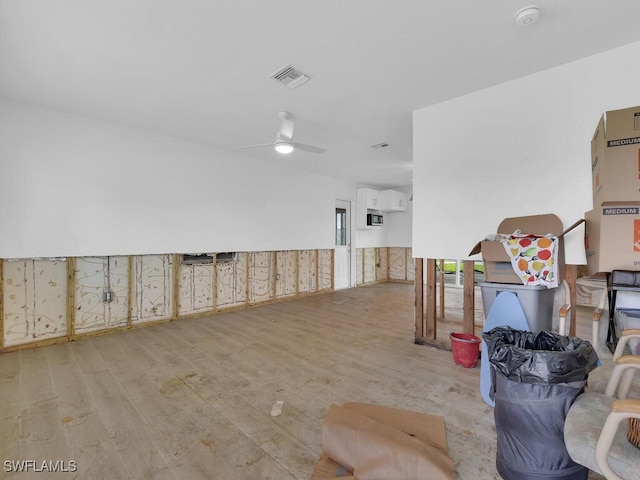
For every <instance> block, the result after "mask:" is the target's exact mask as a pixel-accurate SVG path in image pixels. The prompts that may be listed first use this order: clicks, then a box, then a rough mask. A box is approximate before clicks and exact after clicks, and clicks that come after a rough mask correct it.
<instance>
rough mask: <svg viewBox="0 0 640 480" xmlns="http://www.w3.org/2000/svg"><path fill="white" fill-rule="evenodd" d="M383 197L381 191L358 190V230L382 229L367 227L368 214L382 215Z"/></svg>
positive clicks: (370, 189)
mask: <svg viewBox="0 0 640 480" xmlns="http://www.w3.org/2000/svg"><path fill="white" fill-rule="evenodd" d="M381 207H382V195H381V192H380V191H379V190H373V189H372V188H358V189H357V190H356V228H380V226H371V225H367V214H368V213H373V214H380V208H381Z"/></svg>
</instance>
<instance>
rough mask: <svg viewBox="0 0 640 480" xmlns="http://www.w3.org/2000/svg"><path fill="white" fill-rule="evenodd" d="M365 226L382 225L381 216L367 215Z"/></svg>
mask: <svg viewBox="0 0 640 480" xmlns="http://www.w3.org/2000/svg"><path fill="white" fill-rule="evenodd" d="M367 225H382V215H377V214H375V213H367Z"/></svg>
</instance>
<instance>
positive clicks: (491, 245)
mask: <svg viewBox="0 0 640 480" xmlns="http://www.w3.org/2000/svg"><path fill="white" fill-rule="evenodd" d="M583 222H584V218H581V219H580V220H578V221H576V222H574V223H573V224H572V225H571V226H570V227H569V228H567V229H566V230H562V221H561V220H560V219H559V218H558V217H557V216H556V215H553V214H545V215H530V216H528V217H511V218H505V219H504V220H503V221H502V222H501V223H500V225H499V226H498V233H502V234H505V235H510V234H512V233H513V232H515V231H516V230H520V231H521V232H522V233H523V234H528V233H531V234H534V235H546V234H547V233H551V234H553V235H555V236H557V237H562V236H564V235H566V234H567V233H569V232H570V231H571V230H573V229H574V228H576V227H577V226H578V225H580V224H581V223H583ZM498 247H500V249H498ZM480 252H482V257H483V258H484V259H486V260H498V258H499V257H500V256H503V255H501V253H504V247H502V245H501V244H500V242H495V241H490V240H481V241H479V242H478V243H476V244H475V245H474V246H473V248H472V249H471V251H470V252H469V256H471V255H476V254H478V253H480Z"/></svg>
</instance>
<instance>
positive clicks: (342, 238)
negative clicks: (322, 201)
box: [333, 200, 351, 290]
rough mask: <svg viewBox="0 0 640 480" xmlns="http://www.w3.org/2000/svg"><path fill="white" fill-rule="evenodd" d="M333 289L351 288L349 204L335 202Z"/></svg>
mask: <svg viewBox="0 0 640 480" xmlns="http://www.w3.org/2000/svg"><path fill="white" fill-rule="evenodd" d="M334 228H335V253H334V261H333V288H334V290H340V289H342V288H349V287H350V286H351V202H349V201H346V200H336V209H335V220H334Z"/></svg>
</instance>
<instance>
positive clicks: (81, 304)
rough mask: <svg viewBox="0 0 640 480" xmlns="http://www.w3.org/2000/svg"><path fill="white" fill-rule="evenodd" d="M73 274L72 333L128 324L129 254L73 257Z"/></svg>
mask: <svg viewBox="0 0 640 480" xmlns="http://www.w3.org/2000/svg"><path fill="white" fill-rule="evenodd" d="M74 275H75V282H76V283H75V292H74V299H75V305H74V321H73V333H74V334H79V333H86V332H91V331H95V330H105V329H110V328H116V327H122V326H125V325H127V324H128V319H129V257H124V256H123V257H120V256H118V257H80V258H76V259H75V270H74Z"/></svg>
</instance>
